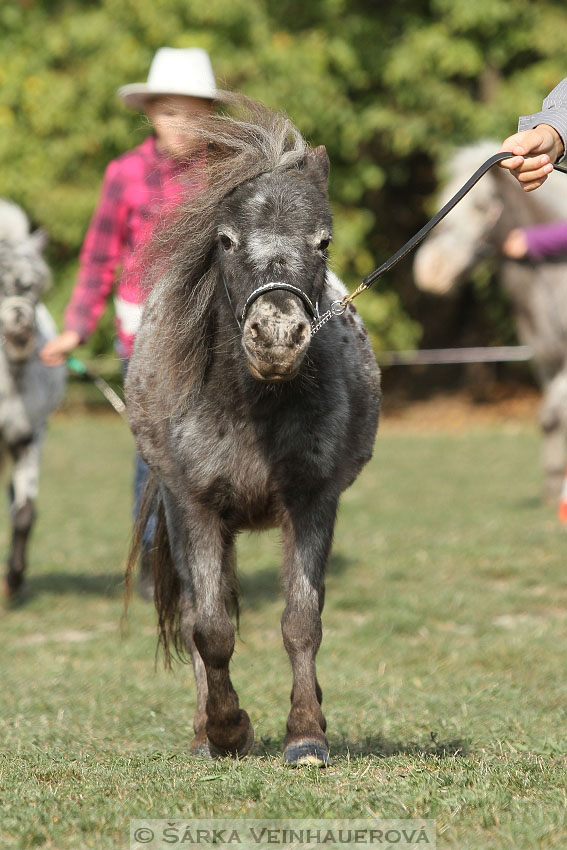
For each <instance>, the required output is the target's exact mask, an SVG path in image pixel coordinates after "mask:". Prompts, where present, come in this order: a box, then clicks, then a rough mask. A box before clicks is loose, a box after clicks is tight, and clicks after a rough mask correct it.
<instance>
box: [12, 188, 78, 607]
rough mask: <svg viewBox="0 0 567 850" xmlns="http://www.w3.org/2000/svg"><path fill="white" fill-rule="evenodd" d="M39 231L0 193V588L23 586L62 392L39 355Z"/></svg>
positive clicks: (43, 271)
mask: <svg viewBox="0 0 567 850" xmlns="http://www.w3.org/2000/svg"><path fill="white" fill-rule="evenodd" d="M44 242H45V236H44V234H43V233H42V232H40V231H36V232H35V233H30V230H29V222H28V220H27V217H26V215H25V213H24V212H23V210H22V209H20V207H18V206H16V205H15V204H12V203H10V202H9V201H5V200H2V199H0V334H1V344H0V462H3V461H4V460H5V459H6V457H7V456H11V458H12V460H13V462H14V468H13V472H12V477H11V483H10V516H11V522H12V542H11V548H10V556H9V560H8V571H7V574H6V576H5V579H4V585H3V592H4V596H5V597H7V598H8V599H13V598H14V597H15V596H17V595H18V594H19V593H20V591H21V590H22V587H23V581H24V571H25V568H26V548H27V543H28V538H29V534H30V531H31V527H32V524H33V520H34V513H35V501H36V498H37V493H38V485H39V467H40V455H41V446H42V442H43V438H44V435H45V429H46V424H47V417H48V416H49V414H50V413H51V411H52V410H53V409H54V408H55V407H56V406H57V404H58V403H59V401H60V400H61V398H62V396H63V393H64V390H65V375H66V370H65V367H58V368H54V369H52V368H49V367H48V366H44V365H43V363H42V362H41V360H40V359H39V351H40V349H41V348H42V346H43V345H44V344H45V343H46V342H47V340H48V339H50V338H51V337H52V336H55V334H56V333H57V329H56V327H55V323H54V322H53V319H52V318H51V316H50V315H49V313H48V311H47V308H46V307H45V306H44V305H43V304H40V303H39V299H40V298H41V296H42V295H43V294H44V292H45V290H46V288H47V286H48V284H49V280H50V275H49V269H48V267H47V264H46V263H45V260H44V259H43V257H42V249H43V245H44Z"/></svg>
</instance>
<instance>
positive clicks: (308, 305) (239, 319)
mask: <svg viewBox="0 0 567 850" xmlns="http://www.w3.org/2000/svg"><path fill="white" fill-rule="evenodd" d="M222 282H223V284H224V290H225V292H226V297H227V298H228V303H229V304H230V309H231V310H232V314H233V316H234V318H235V319H236V324H237V325H238V327H239V328H240V331H242V326H243V325H244V322H245V321H246V316H247V315H248V312H249V310H250V307H251V306H252V304H253V303H254V301H256V300H257V299H258V298H261V296H262V295H265V294H266V293H267V292H274V291H277V290H278V289H281V290H284V291H285V292H291V293H292V295H296V296H297V297H298V298H299V300H300V301H301V302H302V303H303V306H304V307H305V309H306V310H307V312H308V313H309V317H310V318H311V321H312V322H316V321H317V320H318V319H319V300H317V301H316V303H315V304H313V302H312V301H311V299H310V298H309V296H308V295H307V293H305V292H304V291H303V290H302V289H300V288H299V287H298V286H293V285H292V284H291V283H284V282H283V281H282V280H272V281H270V282H269V283H265V284H263V285H262V286H259V287H258V288H257V289H255V290H254V291H253V292H251V293H250V295H249V296H248V298H247V299H246V301H245V303H244V307H243V308H242V311H241V313H240V316H238V315H237V313H236V310H235V309H234V305H233V303H232V299H231V297H230V293H229V291H228V286H227V285H226V280H225V277H224V275H223V276H222Z"/></svg>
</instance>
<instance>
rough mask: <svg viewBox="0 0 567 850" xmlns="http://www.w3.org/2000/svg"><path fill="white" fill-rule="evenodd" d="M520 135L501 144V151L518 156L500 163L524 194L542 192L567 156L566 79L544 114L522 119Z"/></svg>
mask: <svg viewBox="0 0 567 850" xmlns="http://www.w3.org/2000/svg"><path fill="white" fill-rule="evenodd" d="M518 131H519V132H517V133H514V135H513V136H508V138H507V139H505V140H504V141H503V142H502V146H501V148H500V150H501V151H510V152H511V153H513V154H516V156H514V157H511V158H510V159H505V160H504V161H503V162H501V163H500V167H501V168H506V169H508V170H510V171H511V172H512V174H513V175H514V176H515V177H516V179H517V180H518V181H519V183H520V184H521V186H522V188H523V189H524V191H525V192H532V191H533V190H534V189H537V188H539V186H541V185H542V184H543V183H544V182H545V181H546V180H547V177H548V176H549V174H551V172H552V171H553V165H554V164H555V163H557V162H560V161H561V160H562V159H563V158H564V157H565V154H566V153H567V77H566V78H565V79H564V80H561V82H560V83H559V84H558V85H557V86H556V87H555V88H554V89H553V91H552V92H550V93H549V94H548V96H547V97H546V98H545V100H544V101H543V105H542V110H541V112H536V113H534V114H533V115H524V116H522V117H521V118H520V119H519V122H518Z"/></svg>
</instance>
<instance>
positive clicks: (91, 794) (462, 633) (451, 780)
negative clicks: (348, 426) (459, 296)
mask: <svg viewBox="0 0 567 850" xmlns="http://www.w3.org/2000/svg"><path fill="white" fill-rule="evenodd" d="M131 451H132V445H131V439H130V437H129V434H128V432H127V429H126V428H125V427H124V425H123V423H122V422H121V421H120V420H119V419H118V417H111V416H110V415H109V416H90V417H86V416H68V415H65V416H62V415H60V416H59V417H56V418H55V419H54V421H53V423H52V427H51V431H50V435H49V438H48V441H47V444H46V450H45V458H44V466H43V473H42V489H41V497H40V515H39V519H38V523H37V527H36V530H35V535H34V539H33V546H32V550H31V566H30V570H29V593H28V596H27V599H26V601H25V604H23V605H22V606H20V607H18V608H16V609H13V610H8V611H5V612H1V613H0V616H1V620H0V642H1V647H2V661H1V680H0V682H1V687H0V741H2V748H1V753H0V833H1V836H0V847H1V848H2V850H4V848H32V847H45V848H53V850H77V848H86V847H95V848H97V850H98V848H126V847H128V841H129V839H128V824H129V819H130V818H142V817H170V818H171V817H184V818H189V817H213V816H214V817H231V816H234V817H256V818H267V817H287V816H296V817H309V816H313V817H343V818H344V817H371V816H377V817H386V818H398V817H408V818H409V817H425V818H435V819H436V821H437V832H438V837H437V842H438V847H440V848H455V849H456V848H459V850H468V848H470V850H472V849H473V848H474V850H478V848H491V850H492V848H497V850H498V848H521V849H522V850H524V848H526V850H529V848H538V849H539V850H541V848H555V847H557V848H564V847H565V846H566V842H567V825H566V823H565V812H566V804H567V799H566V798H567V792H566V789H567V723H566V721H567V676H566V674H565V657H566V653H565V649H566V646H567V582H566V581H565V575H566V557H565V556H566V549H567V534H566V533H565V529H564V528H561V527H560V526H559V525H558V523H557V521H556V518H555V511H554V510H553V509H549V508H547V509H546V508H544V507H542V506H541V505H540V503H539V499H538V496H539V490H540V473H539V442H538V437H537V434H536V433H535V431H533V430H532V429H530V428H529V427H527V426H526V427H523V426H519V427H514V428H508V429H506V428H505V427H498V428H497V427H493V428H482V429H476V430H475V429H472V430H468V431H465V432H463V433H460V434H418V433H416V434H411V433H404V434H403V435H402V434H396V432H395V430H394V429H393V428H392V427H390V428H389V429H385V431H384V433H383V434H381V435H380V437H379V439H378V442H377V445H376V452H375V458H374V460H373V461H372V463H371V465H370V466H369V467H368V468H367V469H366V470H365V472H364V473H363V475H362V476H361V478H360V479H359V481H358V482H357V483H356V484H355V486H354V487H353V488H352V489H351V490H350V491H348V493H346V494H345V496H344V498H343V502H342V508H341V512H340V519H339V524H338V527H337V533H336V542H335V547H334V553H333V556H332V559H331V563H330V566H329V576H328V582H327V604H326V607H325V612H324V615H323V620H324V639H323V645H322V648H321V651H320V653H319V659H318V671H319V678H320V681H321V684H322V687H323V691H324V695H325V700H324V707H325V711H326V715H327V720H328V724H329V739H330V743H331V750H332V758H333V764H332V766H331V767H330V768H329V769H327V770H326V771H317V770H316V769H313V768H306V769H301V770H292V769H289V768H285V767H284V766H283V765H282V763H281V761H280V753H281V743H282V738H283V733H284V727H285V718H286V714H287V710H288V694H289V689H290V674H289V668H288V662H287V658H286V656H285V653H284V650H283V647H282V644H281V636H280V631H279V617H280V614H281V610H282V599H281V594H280V591H279V582H278V576H277V564H278V539H277V535H272V534H264V535H258V536H250V537H247V536H243V537H242V539H241V541H240V544H239V563H240V574H241V582H242V589H243V602H242V608H243V611H242V625H241V636H240V639H239V640H238V641H237V649H236V653H235V657H234V661H233V667H232V670H233V680H234V683H235V686H236V687H237V689H238V691H239V695H240V698H241V704H242V706H243V707H245V708H246V709H247V710H248V711H249V713H250V715H251V718H252V721H253V723H254V726H255V729H256V736H257V744H256V747H255V751H254V754H253V756H252V757H250V758H248V759H246V760H244V761H242V762H232V761H219V762H214V763H206V762H204V761H201V760H192V759H191V758H190V757H189V756H188V755H187V746H188V742H189V740H190V737H191V720H192V712H193V708H194V692H193V687H192V682H191V675H190V670H189V669H188V668H187V667H185V666H183V665H180V664H177V665H175V667H174V670H173V672H167V671H165V670H163V669H162V665H161V663H158V665H157V667H154V653H155V619H154V612H153V608H152V606H149V605H147V604H145V603H143V602H141V601H140V600H138V599H135V600H134V601H133V603H132V605H131V609H130V615H129V625H128V630H127V634H126V635H125V636H124V637H121V635H120V617H121V611H122V584H121V582H122V572H123V563H124V558H125V554H126V550H127V543H128V533H129V515H130V476H131V468H132V459H131ZM6 543H7V537H6V529H4V536H3V546H4V548H5V547H6Z"/></svg>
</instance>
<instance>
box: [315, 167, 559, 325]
mask: <svg viewBox="0 0 567 850" xmlns="http://www.w3.org/2000/svg"><path fill="white" fill-rule="evenodd" d="M513 156H516V154H513V153H509V152H502V153H496V154H494V155H493V156H491V157H490V158H489V159H487V160H486V162H484V163H483V164H482V165H481V166H480V168H478V169H477V170H476V171H475V173H474V174H473V175H472V177H470V178H469V179H468V180H467V182H466V183H465V184H464V186H462V187H461V188H460V189H459V191H458V192H457V193H456V194H455V195H453V197H452V198H451V200H450V201H447V203H446V204H445V206H444V207H442V208H441V209H440V210H439V212H438V213H437V214H436V215H434V216H433V218H432V219H430V220H429V221H428V222H427V224H425V225H424V226H423V227H422V228H421V230H418V232H417V233H416V234H415V236H412V238H411V239H409V240H408V241H407V242H406V244H405V245H402V247H401V248H400V249H399V251H396V253H395V254H392V256H391V257H390V258H389V259H388V260H386V262H384V263H382V265H381V266H379V267H378V268H377V269H375V270H374V271H373V272H371V274H369V275H367V277H365V278H364V280H363V281H362V283H361V284H360V285H359V286H358V287H357V288H356V289H355V291H354V292H353V293H352V294H351V295H346V296H345V297H344V298H343V299H342V300H340V301H333V302H332V303H331V305H330V307H329V309H328V310H327V311H326V313H323V315H322V316H321V318H320V319H319V320H318V321H316V322H314V323H313V324H312V326H311V334H312V335H313V334H316V333H317V331H319V330H320V329H321V328H322V327H323V325H325V324H326V323H327V322H328V321H329V319H331V318H332V317H333V316H340V315H341V314H342V313H344V311H345V310H346V308H347V305H348V304H349V303H350V302H351V301H353V300H354V299H355V298H356V297H357V295H360V293H361V292H364V290H365V289H369V288H370V287H371V286H372V284H373V283H374V281H375V280H378V278H379V277H382V275H383V274H385V273H386V272H388V271H390V269H392V268H394V266H395V265H397V264H398V263H399V262H400V260H403V258H404V257H405V256H406V255H407V254H409V253H410V251H413V249H414V248H416V247H417V245H419V243H420V242H422V241H423V240H424V239H425V237H426V236H427V234H428V233H430V232H431V231H432V230H433V228H434V227H436V226H437V225H438V224H439V222H440V221H441V220H442V219H444V218H445V216H446V215H447V213H449V212H451V210H452V209H453V207H455V206H456V205H457V204H458V203H459V201H462V199H463V198H464V197H465V195H466V194H468V193H469V192H470V190H471V189H472V188H473V186H475V185H476V184H477V183H478V181H479V180H480V178H481V177H483V176H484V175H485V174H486V172H487V171H489V170H490V169H491V168H492V166H493V165H496V163H498V162H502V160H504V159H510V158H511V157H513ZM553 168H554V169H555V170H556V171H561V172H562V173H563V174H567V168H564V167H563V166H561V165H554V166H553Z"/></svg>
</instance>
